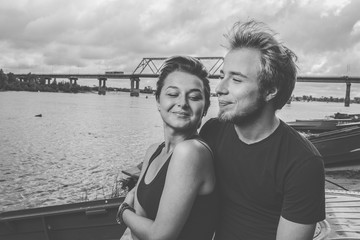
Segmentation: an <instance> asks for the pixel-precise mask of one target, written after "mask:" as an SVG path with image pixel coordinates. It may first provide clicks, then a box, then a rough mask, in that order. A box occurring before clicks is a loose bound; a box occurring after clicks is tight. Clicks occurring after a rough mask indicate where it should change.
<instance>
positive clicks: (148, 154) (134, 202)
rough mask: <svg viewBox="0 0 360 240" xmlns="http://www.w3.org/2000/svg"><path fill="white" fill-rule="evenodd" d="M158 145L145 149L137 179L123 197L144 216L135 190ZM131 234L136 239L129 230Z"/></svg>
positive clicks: (137, 212)
mask: <svg viewBox="0 0 360 240" xmlns="http://www.w3.org/2000/svg"><path fill="white" fill-rule="evenodd" d="M158 146H159V144H153V145H151V146H150V147H149V148H148V149H147V151H146V153H145V156H144V161H143V164H142V167H141V172H140V176H139V179H138V181H137V183H136V185H135V187H134V188H133V189H132V190H131V191H130V192H129V193H128V195H127V196H126V199H125V201H126V202H127V203H128V204H129V205H130V206H133V207H134V209H135V211H136V214H137V215H140V216H143V217H146V213H145V211H144V209H143V208H142V207H141V205H140V204H139V202H138V200H137V196H136V192H137V188H138V185H139V182H140V179H142V177H143V175H144V172H145V170H146V168H147V166H148V164H149V160H150V158H151V156H152V154H153V153H154V152H155V151H156V149H157V147H158ZM129 195H130V196H129ZM131 235H132V238H133V240H138V237H137V236H136V235H135V234H134V233H133V232H131Z"/></svg>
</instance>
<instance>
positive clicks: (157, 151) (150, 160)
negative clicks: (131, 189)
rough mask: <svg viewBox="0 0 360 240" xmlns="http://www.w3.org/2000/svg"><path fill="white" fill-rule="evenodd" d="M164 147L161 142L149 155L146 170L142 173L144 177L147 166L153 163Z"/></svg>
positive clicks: (163, 143)
mask: <svg viewBox="0 0 360 240" xmlns="http://www.w3.org/2000/svg"><path fill="white" fill-rule="evenodd" d="M164 146H165V142H162V143H161V144H160V145H159V146H158V147H157V149H156V150H155V152H154V153H153V154H152V155H151V157H150V159H149V163H148V165H147V166H146V170H145V173H144V177H145V175H146V173H147V171H148V169H149V166H150V164H151V163H152V162H153V161H154V159H155V158H156V157H157V156H158V155H159V154H160V152H161V150H162V149H163V148H164Z"/></svg>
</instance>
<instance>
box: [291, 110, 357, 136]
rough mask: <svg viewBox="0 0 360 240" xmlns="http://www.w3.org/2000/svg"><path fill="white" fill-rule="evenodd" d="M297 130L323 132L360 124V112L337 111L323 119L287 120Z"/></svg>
mask: <svg viewBox="0 0 360 240" xmlns="http://www.w3.org/2000/svg"><path fill="white" fill-rule="evenodd" d="M287 124H288V125H289V126H291V127H293V128H294V129H295V130H297V131H302V132H309V133H321V132H326V131H333V130H337V129H341V128H345V127H349V126H360V114H347V113H335V114H334V115H332V116H329V117H325V118H321V119H305V120H299V119H297V120H295V121H290V122H287Z"/></svg>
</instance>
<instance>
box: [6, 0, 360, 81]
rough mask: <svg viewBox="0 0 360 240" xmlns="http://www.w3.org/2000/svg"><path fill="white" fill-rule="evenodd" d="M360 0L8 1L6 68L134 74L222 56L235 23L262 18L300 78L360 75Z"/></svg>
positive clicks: (15, 70)
mask: <svg viewBox="0 0 360 240" xmlns="http://www.w3.org/2000/svg"><path fill="white" fill-rule="evenodd" d="M358 9H360V1H350V0H333V1H330V0H326V1H323V0H314V1H310V0H302V1H293V0H291V1H288V0H281V1H278V0H268V1H263V0H254V1H252V0H240V1H239V0H228V1H223V0H206V1H205V0H184V1H177V0H148V1H146V3H144V1H141V0H131V1H130V0H124V1H115V0H52V1H43V0H32V1H26V0H17V1H13V0H3V1H2V4H1V5H0V33H1V34H0V52H1V55H0V68H3V69H5V71H9V70H11V71H12V72H23V71H30V70H31V71H32V72H36V71H47V70H49V69H51V71H57V72H60V71H64V70H66V69H78V71H82V72H90V73H91V72H102V71H103V70H104V69H115V70H119V71H120V70H123V71H125V72H132V71H133V70H134V69H135V67H136V66H137V64H138V63H139V62H140V61H141V59H142V58H144V57H167V56H171V55H176V54H186V55H192V56H223V55H224V54H225V52H226V49H224V48H223V47H222V45H226V42H225V39H224V37H223V34H224V33H226V32H227V31H228V29H230V27H231V26H232V24H233V23H234V22H235V21H237V20H247V19H252V18H254V19H257V20H260V21H264V22H265V23H267V24H268V25H269V26H270V27H271V28H273V29H274V30H275V31H276V32H278V33H279V37H280V38H281V39H282V41H283V42H284V43H286V45H287V46H288V47H290V48H291V49H293V50H294V51H295V52H296V53H297V55H298V56H299V66H300V70H301V71H300V72H301V74H319V75H321V74H322V75H324V74H329V75H341V74H345V73H348V71H347V69H348V67H347V66H348V65H350V66H351V72H350V73H351V74H353V75H360V69H359V67H357V65H356V63H357V62H359V60H360V51H359V40H360V33H359V32H360V24H359V21H360V20H359V18H358V13H357V10H358Z"/></svg>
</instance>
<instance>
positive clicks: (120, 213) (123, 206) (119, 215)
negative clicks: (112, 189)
mask: <svg viewBox="0 0 360 240" xmlns="http://www.w3.org/2000/svg"><path fill="white" fill-rule="evenodd" d="M125 210H130V211H132V212H133V213H134V212H135V209H134V208H133V207H131V206H130V205H129V204H127V203H126V202H123V203H122V204H121V205H120V207H119V210H118V212H117V214H116V222H117V223H118V224H123V223H124V219H123V218H122V216H123V213H124V211H125Z"/></svg>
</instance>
